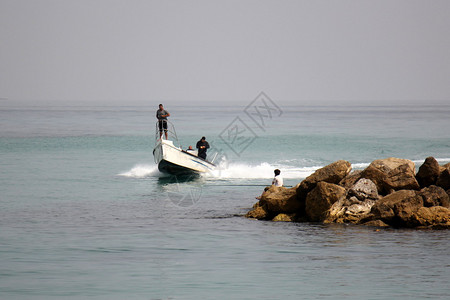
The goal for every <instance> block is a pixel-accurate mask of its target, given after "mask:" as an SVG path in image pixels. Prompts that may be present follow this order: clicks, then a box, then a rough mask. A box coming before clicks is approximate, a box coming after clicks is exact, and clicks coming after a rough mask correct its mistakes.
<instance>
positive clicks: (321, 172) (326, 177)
mask: <svg viewBox="0 0 450 300" xmlns="http://www.w3.org/2000/svg"><path fill="white" fill-rule="evenodd" d="M351 169H352V166H351V164H350V163H349V162H348V161H345V160H338V161H336V162H334V163H332V164H329V165H327V166H325V167H323V168H320V169H318V170H317V171H315V172H314V173H313V174H311V175H310V176H308V177H306V179H305V180H303V181H302V182H301V183H300V186H299V187H298V188H297V195H298V197H299V200H300V201H304V200H306V195H307V194H308V192H309V191H311V190H312V189H314V188H315V187H316V185H317V183H319V182H321V181H323V182H327V183H333V184H338V183H339V182H340V181H341V180H342V179H343V178H344V177H346V176H347V175H348V174H349V173H350V171H351Z"/></svg>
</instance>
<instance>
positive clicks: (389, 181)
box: [361, 157, 419, 194]
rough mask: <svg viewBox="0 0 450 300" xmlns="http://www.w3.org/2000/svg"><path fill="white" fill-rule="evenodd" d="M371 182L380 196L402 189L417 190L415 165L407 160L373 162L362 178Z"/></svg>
mask: <svg viewBox="0 0 450 300" xmlns="http://www.w3.org/2000/svg"><path fill="white" fill-rule="evenodd" d="M361 177H363V178H367V179H370V180H372V181H373V182H374V183H375V184H376V186H377V189H378V192H379V193H380V194H389V193H391V192H393V191H397V190H403V189H419V183H418V182H417V180H416V177H415V165H414V163H413V162H412V161H410V160H408V159H400V158H395V157H391V158H386V159H377V160H374V161H373V162H372V163H371V164H370V165H369V166H368V167H367V168H366V169H365V170H364V171H363V174H362V176H361Z"/></svg>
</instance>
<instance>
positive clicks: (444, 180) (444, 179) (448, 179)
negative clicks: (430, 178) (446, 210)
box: [436, 163, 450, 190]
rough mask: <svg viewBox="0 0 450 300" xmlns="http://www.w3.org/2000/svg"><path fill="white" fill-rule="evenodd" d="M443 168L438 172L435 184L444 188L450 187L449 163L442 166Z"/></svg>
mask: <svg viewBox="0 0 450 300" xmlns="http://www.w3.org/2000/svg"><path fill="white" fill-rule="evenodd" d="M443 168H444V170H443V171H442V172H441V173H440V174H439V177H438V179H437V181H436V185H438V186H440V187H442V188H443V189H444V190H448V189H450V163H448V164H446V165H444V166H443Z"/></svg>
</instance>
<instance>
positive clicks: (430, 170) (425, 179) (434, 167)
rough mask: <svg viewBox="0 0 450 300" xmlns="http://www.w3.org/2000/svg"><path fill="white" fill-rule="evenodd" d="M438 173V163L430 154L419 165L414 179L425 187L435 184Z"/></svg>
mask: <svg viewBox="0 0 450 300" xmlns="http://www.w3.org/2000/svg"><path fill="white" fill-rule="evenodd" d="M439 173H440V170H439V163H438V162H437V160H436V159H435V158H434V157H432V156H430V157H427V158H426V159H425V162H424V163H423V164H422V165H421V166H420V167H419V172H417V174H416V179H417V182H418V183H419V185H420V186H421V187H427V186H430V185H434V184H436V181H437V179H438V177H439Z"/></svg>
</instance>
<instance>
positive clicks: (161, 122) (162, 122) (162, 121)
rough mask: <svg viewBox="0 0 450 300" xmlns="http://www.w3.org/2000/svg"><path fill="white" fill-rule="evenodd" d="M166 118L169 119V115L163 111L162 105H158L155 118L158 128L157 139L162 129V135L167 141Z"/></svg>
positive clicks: (160, 135)
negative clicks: (163, 134)
mask: <svg viewBox="0 0 450 300" xmlns="http://www.w3.org/2000/svg"><path fill="white" fill-rule="evenodd" d="M167 117H170V113H169V112H168V111H167V110H165V109H164V107H163V105H162V104H160V105H159V109H158V110H157V111H156V118H157V119H158V127H159V137H160V138H161V137H162V132H163V129H164V133H165V136H166V140H167Z"/></svg>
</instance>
